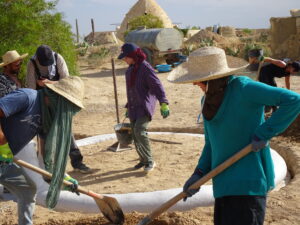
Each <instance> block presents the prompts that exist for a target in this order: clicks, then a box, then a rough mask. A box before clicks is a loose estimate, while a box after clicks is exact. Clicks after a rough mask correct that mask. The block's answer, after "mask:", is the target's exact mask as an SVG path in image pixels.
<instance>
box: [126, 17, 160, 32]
mask: <svg viewBox="0 0 300 225" xmlns="http://www.w3.org/2000/svg"><path fill="white" fill-rule="evenodd" d="M143 26H144V27H146V28H147V29H150V28H163V27H164V24H163V21H162V20H161V19H159V17H157V16H153V15H152V14H147V15H142V16H138V17H135V18H133V19H132V20H130V21H129V23H128V27H129V31H132V30H136V29H137V28H139V27H143Z"/></svg>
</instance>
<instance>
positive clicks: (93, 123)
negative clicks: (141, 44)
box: [0, 62, 300, 225]
mask: <svg viewBox="0 0 300 225" xmlns="http://www.w3.org/2000/svg"><path fill="white" fill-rule="evenodd" d="M116 68H117V69H116V74H117V85H118V100H119V110H120V120H121V121H122V120H123V118H124V112H125V110H124V108H123V106H124V105H125V103H126V92H125V82H124V72H125V65H124V64H121V63H119V62H118V63H117V65H116ZM81 74H82V76H81V77H82V79H83V80H84V83H85V99H84V105H85V109H84V110H82V111H81V112H80V113H78V114H77V115H76V116H75V119H74V122H73V125H74V126H73V131H74V133H75V135H76V138H77V139H81V138H84V137H88V136H94V135H99V134H107V133H113V132H114V130H113V126H114V125H115V124H117V120H116V113H115V100H114V91H113V83H112V82H113V80H112V76H111V74H112V71H111V66H110V64H105V65H102V66H101V68H99V69H97V70H90V69H88V68H87V67H85V65H81ZM167 75H168V74H167V73H161V74H159V75H158V76H159V78H160V79H161V81H162V82H163V85H164V87H165V89H166V93H167V97H168V99H169V102H170V111H171V115H170V117H169V118H167V119H162V117H161V116H160V113H159V108H158V107H157V111H156V114H155V116H154V118H153V121H152V122H151V124H150V127H149V130H150V131H151V130H152V131H179V132H201V130H202V129H201V127H199V125H197V124H196V119H197V115H198V113H199V107H200V106H199V105H200V103H199V102H200V97H201V96H202V93H201V92H200V89H199V88H198V87H195V86H193V85H188V84H187V85H174V84H171V83H168V82H167V79H166V78H167ZM278 84H279V86H283V79H281V80H278ZM291 89H292V90H294V91H297V92H298V93H300V77H292V82H291ZM298 122H299V120H298ZM295 127H299V126H298V125H297V126H295ZM293 132H294V133H295V132H296V133H297V134H299V132H300V131H299V130H297V129H295V130H294V131H290V132H289V133H288V134H287V135H288V136H279V137H276V138H274V139H273V140H272V147H273V148H275V149H276V150H278V152H279V153H280V154H281V155H282V156H283V157H284V158H285V160H286V161H287V164H288V166H289V171H290V173H291V175H292V180H291V182H290V183H289V184H288V185H287V186H286V187H284V188H282V189H281V190H280V191H279V192H272V193H270V195H269V198H268V208H267V215H266V222H265V224H267V225H282V224H285V225H299V224H300V192H299V185H300V178H299V176H300V175H299V173H300V151H299V150H300V140H299V139H295V138H293V137H291V136H293ZM150 138H152V139H158V140H160V141H159V142H158V141H157V140H152V141H151V146H152V149H153V153H154V157H155V160H156V163H157V167H156V169H155V170H154V171H153V172H151V173H149V174H148V175H146V174H144V173H143V171H142V170H132V167H133V166H134V165H135V164H136V163H137V162H138V161H137V160H138V157H137V154H136V153H135V150H130V151H124V152H117V153H116V152H111V151H106V149H107V147H108V146H110V145H111V144H113V143H114V140H111V141H106V142H103V143H98V144H94V145H89V146H84V147H81V152H82V154H83V155H84V162H85V163H86V164H87V165H88V166H90V167H91V168H93V171H94V173H93V174H86V175H83V174H80V173H77V172H73V171H72V168H71V166H70V165H68V167H67V171H68V172H69V173H70V174H71V175H72V176H74V177H75V178H76V179H78V181H79V183H80V185H82V186H83V187H84V188H87V189H90V190H93V191H95V192H97V193H102V194H104V193H128V192H145V191H155V190H163V189H168V188H174V187H181V186H182V185H183V184H184V181H185V180H186V179H187V178H188V177H189V175H190V174H191V173H192V171H193V169H194V167H195V165H196V163H197V160H198V157H199V154H200V150H201V149H202V146H203V140H202V139H201V138H195V137H187V136H172V135H166V136H165V135H163V136H160V135H150ZM164 141H165V142H164ZM167 141H172V142H176V143H172V144H170V143H168V142H167ZM144 216H145V215H144V214H140V213H137V212H132V213H130V214H126V224H127V225H134V224H137V223H138V221H139V220H140V219H142V218H143V217H144ZM34 223H35V224H36V225H42V224H43V225H59V224H64V225H71V224H75V225H96V224H97V225H100V224H106V225H108V224H109V223H107V221H106V220H105V219H104V218H103V217H102V216H101V215H100V214H99V215H95V214H81V213H76V212H67V213H66V212H64V213H62V212H55V211H51V210H48V209H45V208H43V207H40V206H37V207H36V211H35V215H34ZM0 224H5V225H12V224H17V216H16V203H14V202H12V201H6V202H3V201H0ZM152 224H156V225H196V224H197V225H199V224H201V225H211V224H213V208H212V207H206V208H197V209H194V210H190V211H187V212H173V213H166V214H163V215H162V216H160V217H159V218H158V219H156V220H155V221H154V222H153V223H152Z"/></svg>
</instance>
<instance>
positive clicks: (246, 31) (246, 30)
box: [243, 28, 252, 34]
mask: <svg viewBox="0 0 300 225" xmlns="http://www.w3.org/2000/svg"><path fill="white" fill-rule="evenodd" d="M243 32H244V33H245V34H252V30H250V29H248V28H245V29H243Z"/></svg>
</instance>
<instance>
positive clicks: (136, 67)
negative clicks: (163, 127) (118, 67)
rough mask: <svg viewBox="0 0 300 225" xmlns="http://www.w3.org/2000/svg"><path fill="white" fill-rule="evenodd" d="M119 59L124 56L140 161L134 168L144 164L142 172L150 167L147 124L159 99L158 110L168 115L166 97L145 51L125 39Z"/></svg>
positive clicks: (134, 132)
mask: <svg viewBox="0 0 300 225" xmlns="http://www.w3.org/2000/svg"><path fill="white" fill-rule="evenodd" d="M118 59H122V60H124V61H125V62H126V63H127V64H128V65H129V67H128V69H127V71H126V75H125V77H126V90H127V104H126V108H127V112H126V116H128V117H129V120H130V124H131V128H132V136H133V140H134V144H135V148H136V151H137V153H138V155H139V160H140V161H139V163H138V164H137V165H135V166H134V168H135V169H140V168H142V167H144V171H145V172H149V171H151V170H153V168H154V167H155V162H154V161H153V157H152V153H151V149H150V144H149V139H148V135H147V126H148V124H149V122H150V121H151V120H152V116H153V114H154V111H155V105H156V101H157V100H158V101H159V103H160V112H161V115H162V116H163V118H166V117H168V116H169V114H170V112H169V106H168V100H167V98H166V94H165V91H164V88H163V86H162V83H161V82H160V80H159V79H158V77H157V76H156V74H155V72H154V69H153V68H152V66H151V65H150V64H149V63H148V62H147V61H146V60H145V59H146V55H145V54H144V53H143V51H142V50H141V49H140V48H139V47H138V46H137V45H135V44H133V43H125V44H124V45H123V46H122V53H121V54H120V55H119V57H118Z"/></svg>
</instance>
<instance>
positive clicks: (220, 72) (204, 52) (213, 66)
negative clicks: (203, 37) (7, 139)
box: [168, 47, 248, 83]
mask: <svg viewBox="0 0 300 225" xmlns="http://www.w3.org/2000/svg"><path fill="white" fill-rule="evenodd" d="M247 66H248V62H247V61H245V60H243V59H241V58H237V57H232V56H226V54H225V51H224V50H223V49H221V48H217V47H204V48H199V49H197V50H195V51H193V52H192V53H191V54H190V56H189V58H188V61H187V62H185V63H182V64H181V65H179V66H178V67H176V68H175V69H174V70H173V71H172V72H171V73H170V74H169V76H168V81H170V82H172V83H193V82H200V81H207V80H213V79H218V78H221V77H225V76H229V75H232V74H235V73H237V72H239V71H243V70H244V69H245V68H246V67H247Z"/></svg>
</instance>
